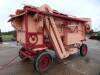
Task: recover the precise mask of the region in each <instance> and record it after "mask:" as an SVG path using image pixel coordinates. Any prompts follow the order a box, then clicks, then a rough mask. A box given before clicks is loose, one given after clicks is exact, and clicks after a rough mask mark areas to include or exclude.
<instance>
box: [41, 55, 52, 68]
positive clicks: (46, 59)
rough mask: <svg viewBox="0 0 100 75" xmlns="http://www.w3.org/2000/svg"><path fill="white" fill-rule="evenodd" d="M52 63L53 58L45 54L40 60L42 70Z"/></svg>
mask: <svg viewBox="0 0 100 75" xmlns="http://www.w3.org/2000/svg"><path fill="white" fill-rule="evenodd" d="M50 63H51V60H50V58H49V57H48V56H44V57H42V58H41V60H40V62H39V68H40V69H41V70H45V69H47V68H48V66H49V64H50Z"/></svg>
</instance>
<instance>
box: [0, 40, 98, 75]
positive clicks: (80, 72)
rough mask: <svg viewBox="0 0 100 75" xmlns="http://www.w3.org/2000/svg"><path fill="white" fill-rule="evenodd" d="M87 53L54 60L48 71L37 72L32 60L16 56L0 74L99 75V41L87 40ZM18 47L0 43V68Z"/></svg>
mask: <svg viewBox="0 0 100 75" xmlns="http://www.w3.org/2000/svg"><path fill="white" fill-rule="evenodd" d="M86 43H87V45H88V48H89V52H88V55H87V56H86V57H81V56H79V54H75V55H72V56H70V57H69V58H67V59H65V60H63V62H60V61H59V62H58V61H57V60H55V61H54V63H53V65H52V66H51V68H50V69H49V70H48V72H46V73H44V74H39V73H37V72H35V71H34V70H33V68H32V62H31V61H27V62H23V61H21V59H20V58H19V57H18V58H16V59H15V60H14V61H13V62H12V63H10V64H9V65H7V66H3V67H4V68H3V69H0V75H100V41H96V40H87V42H86ZM18 51H19V47H17V46H16V43H15V42H6V43H3V44H0V68H2V65H3V64H6V63H8V62H9V61H10V60H12V59H13V58H14V57H16V56H17V55H18Z"/></svg>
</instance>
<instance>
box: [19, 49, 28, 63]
mask: <svg viewBox="0 0 100 75" xmlns="http://www.w3.org/2000/svg"><path fill="white" fill-rule="evenodd" d="M21 51H23V52H24V51H25V48H21V49H20V50H19V57H20V58H21V59H22V60H23V61H26V60H27V59H28V58H26V57H25V56H24V55H23V54H22V53H21Z"/></svg>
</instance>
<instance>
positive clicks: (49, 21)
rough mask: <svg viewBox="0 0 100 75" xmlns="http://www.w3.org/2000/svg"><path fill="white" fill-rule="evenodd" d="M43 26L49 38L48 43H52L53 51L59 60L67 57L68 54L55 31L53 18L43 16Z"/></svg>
mask: <svg viewBox="0 0 100 75" xmlns="http://www.w3.org/2000/svg"><path fill="white" fill-rule="evenodd" d="M44 25H45V30H46V32H47V34H48V36H49V38H50V41H51V42H52V43H53V46H54V49H55V50H56V52H57V54H58V56H59V58H60V59H63V58H66V57H68V56H69V53H68V51H66V50H65V47H64V45H63V42H62V40H61V37H60V34H59V32H58V30H57V26H56V24H55V21H54V18H53V17H51V16H45V18H44Z"/></svg>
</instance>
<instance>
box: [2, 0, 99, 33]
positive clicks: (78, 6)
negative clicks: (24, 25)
mask: <svg viewBox="0 0 100 75" xmlns="http://www.w3.org/2000/svg"><path fill="white" fill-rule="evenodd" d="M23 4H28V5H33V6H41V5H43V4H49V5H50V6H51V8H54V9H56V10H58V11H60V12H62V13H66V14H70V15H75V16H78V17H88V18H91V19H92V28H93V29H96V30H100V26H99V24H100V22H99V21H100V17H99V15H100V1H99V0H74V1H73V0H3V1H2V3H1V2H0V9H1V10H2V11H0V28H1V29H2V31H10V30H13V28H12V27H11V25H10V23H7V20H8V19H9V17H8V16H9V14H11V13H14V12H15V10H16V9H20V8H22V7H23ZM5 27H6V28H5Z"/></svg>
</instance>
